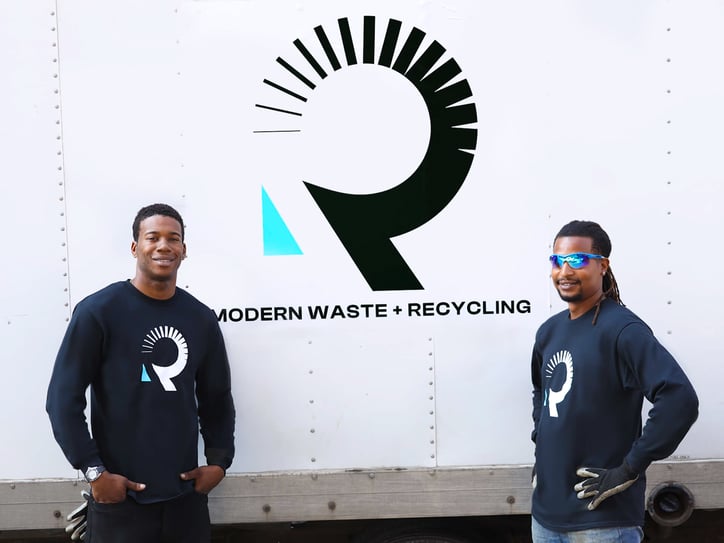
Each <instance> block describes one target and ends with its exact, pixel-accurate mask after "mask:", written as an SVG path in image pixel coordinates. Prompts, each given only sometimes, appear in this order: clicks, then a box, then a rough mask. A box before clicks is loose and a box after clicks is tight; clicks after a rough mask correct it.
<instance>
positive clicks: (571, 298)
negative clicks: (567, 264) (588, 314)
mask: <svg viewBox="0 0 724 543" xmlns="http://www.w3.org/2000/svg"><path fill="white" fill-rule="evenodd" d="M558 296H560V297H561V300H563V301H564V302H580V301H581V300H582V299H583V297H582V296H581V295H580V294H563V293H562V292H561V291H560V290H559V291H558Z"/></svg>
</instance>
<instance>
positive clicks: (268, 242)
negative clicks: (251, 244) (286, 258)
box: [261, 187, 304, 256]
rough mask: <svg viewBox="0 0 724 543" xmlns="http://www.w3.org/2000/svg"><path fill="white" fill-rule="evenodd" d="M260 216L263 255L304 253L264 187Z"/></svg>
mask: <svg viewBox="0 0 724 543" xmlns="http://www.w3.org/2000/svg"><path fill="white" fill-rule="evenodd" d="M261 217H262V226H263V230H264V255H266V256H275V255H301V254H304V253H302V250H301V249H300V248H299V245H297V242H296V240H295V239H294V236H292V233H291V232H290V231H289V229H288V228H287V225H286V224H285V223H284V219H282V216H281V215H279V212H278V211H277V208H276V206H275V205H274V203H273V202H272V201H271V198H269V195H268V194H267V193H266V190H265V189H264V187H262V188H261Z"/></svg>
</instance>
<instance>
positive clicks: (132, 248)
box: [131, 241, 186, 258]
mask: <svg viewBox="0 0 724 543" xmlns="http://www.w3.org/2000/svg"><path fill="white" fill-rule="evenodd" d="M136 247H138V244H137V243H136V242H135V241H132V242H131V254H132V255H133V258H136ZM185 252H186V248H185V247H184V253H185Z"/></svg>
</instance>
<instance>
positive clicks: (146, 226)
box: [131, 215, 186, 297]
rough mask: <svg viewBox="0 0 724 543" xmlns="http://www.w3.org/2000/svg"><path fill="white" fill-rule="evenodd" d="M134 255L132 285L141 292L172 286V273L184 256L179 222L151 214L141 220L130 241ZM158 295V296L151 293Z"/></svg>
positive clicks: (174, 273)
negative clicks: (133, 239)
mask: <svg viewBox="0 0 724 543" xmlns="http://www.w3.org/2000/svg"><path fill="white" fill-rule="evenodd" d="M131 253H133V256H134V257H135V258H136V277H135V278H134V280H133V284H134V285H135V286H136V288H138V289H139V290H141V291H142V292H144V293H145V294H149V295H152V294H150V293H149V292H148V290H151V291H159V290H168V289H171V291H172V292H171V295H172V294H173V291H175V288H176V273H177V271H178V268H179V266H181V261H182V260H183V259H184V258H186V244H185V243H184V242H183V237H182V229H181V224H180V223H179V222H178V221H177V220H176V219H174V218H172V217H167V216H165V215H152V216H150V217H147V218H145V219H143V221H141V223H140V225H139V230H138V241H134V242H132V243H131ZM154 297H158V296H154Z"/></svg>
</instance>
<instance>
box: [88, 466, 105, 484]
mask: <svg viewBox="0 0 724 543" xmlns="http://www.w3.org/2000/svg"><path fill="white" fill-rule="evenodd" d="M101 473H103V470H102V469H99V468H98V467H97V466H91V467H89V468H88V469H87V470H86V471H85V479H86V481H88V482H89V483H92V482H93V481H95V480H96V479H98V477H100V475H101Z"/></svg>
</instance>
